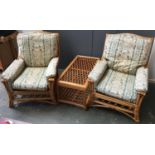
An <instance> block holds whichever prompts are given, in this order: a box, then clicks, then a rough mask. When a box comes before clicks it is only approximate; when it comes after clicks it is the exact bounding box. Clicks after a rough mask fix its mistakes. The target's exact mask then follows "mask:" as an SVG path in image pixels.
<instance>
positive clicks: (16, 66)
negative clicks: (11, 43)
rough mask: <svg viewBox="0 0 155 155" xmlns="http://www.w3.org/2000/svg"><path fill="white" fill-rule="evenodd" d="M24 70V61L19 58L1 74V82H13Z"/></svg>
mask: <svg viewBox="0 0 155 155" xmlns="http://www.w3.org/2000/svg"><path fill="white" fill-rule="evenodd" d="M24 68H25V63H24V60H23V59H21V58H19V59H15V60H14V61H13V62H12V63H11V64H10V66H9V67H8V68H7V69H6V70H5V71H4V72H3V73H2V80H3V81H13V80H14V79H16V78H17V77H18V76H19V75H20V74H21V72H22V71H23V70H24Z"/></svg>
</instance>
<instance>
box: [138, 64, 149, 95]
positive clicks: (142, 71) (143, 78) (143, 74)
mask: <svg viewBox="0 0 155 155" xmlns="http://www.w3.org/2000/svg"><path fill="white" fill-rule="evenodd" d="M135 89H136V91H137V93H138V94H142V95H145V94H146V92H147V91H148V68H145V67H139V68H138V69H137V72H136V79H135Z"/></svg>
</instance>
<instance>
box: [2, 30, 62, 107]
mask: <svg viewBox="0 0 155 155" xmlns="http://www.w3.org/2000/svg"><path fill="white" fill-rule="evenodd" d="M43 33H50V32H45V31H43ZM55 34H57V35H58V57H60V36H59V33H55ZM16 37H17V36H16ZM58 64H59V62H58ZM58 64H57V66H56V70H57V73H56V76H55V77H54V78H48V79H47V80H48V89H47V90H45V91H34V90H21V89H20V90H17V89H12V87H11V86H10V84H9V81H7V80H3V79H2V83H3V84H4V86H5V88H6V90H7V94H8V97H9V107H10V108H13V107H14V105H15V103H24V102H30V101H33V102H36V103H38V102H41V103H49V104H55V103H56V92H55V89H56V81H57V79H58Z"/></svg>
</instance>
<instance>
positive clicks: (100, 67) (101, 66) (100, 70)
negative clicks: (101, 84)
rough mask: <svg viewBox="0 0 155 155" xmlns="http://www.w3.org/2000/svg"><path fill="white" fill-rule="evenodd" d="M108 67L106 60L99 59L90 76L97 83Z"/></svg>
mask: <svg viewBox="0 0 155 155" xmlns="http://www.w3.org/2000/svg"><path fill="white" fill-rule="evenodd" d="M106 69H107V62H106V60H98V61H97V63H96V65H95V67H94V68H93V70H92V71H91V72H90V73H89V75H88V78H89V79H91V80H93V81H94V83H95V85H96V84H97V83H98V81H99V80H100V79H101V77H102V76H103V74H104V72H105V71H106Z"/></svg>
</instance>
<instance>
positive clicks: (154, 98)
mask: <svg viewBox="0 0 155 155" xmlns="http://www.w3.org/2000/svg"><path fill="white" fill-rule="evenodd" d="M154 94H155V84H150V85H149V92H148V94H147V96H146V97H145V99H144V101H143V103H142V108H141V123H143V124H146V123H155V103H154V102H155V95H154ZM0 117H9V118H12V119H17V120H20V121H25V122H29V123H36V124H59V123H62V124H109V123H112V124H122V123H125V124H132V123H134V122H133V121H132V120H131V119H130V118H128V117H126V116H125V115H123V114H121V113H119V112H116V111H113V110H109V109H96V108H91V109H89V110H88V111H85V110H83V109H81V108H78V107H75V106H72V105H68V104H57V105H49V104H45V103H44V104H41V103H22V104H19V105H18V106H17V107H16V108H14V109H10V108H9V107H8V96H7V93H6V90H5V88H4V86H3V85H2V83H1V82H0Z"/></svg>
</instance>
